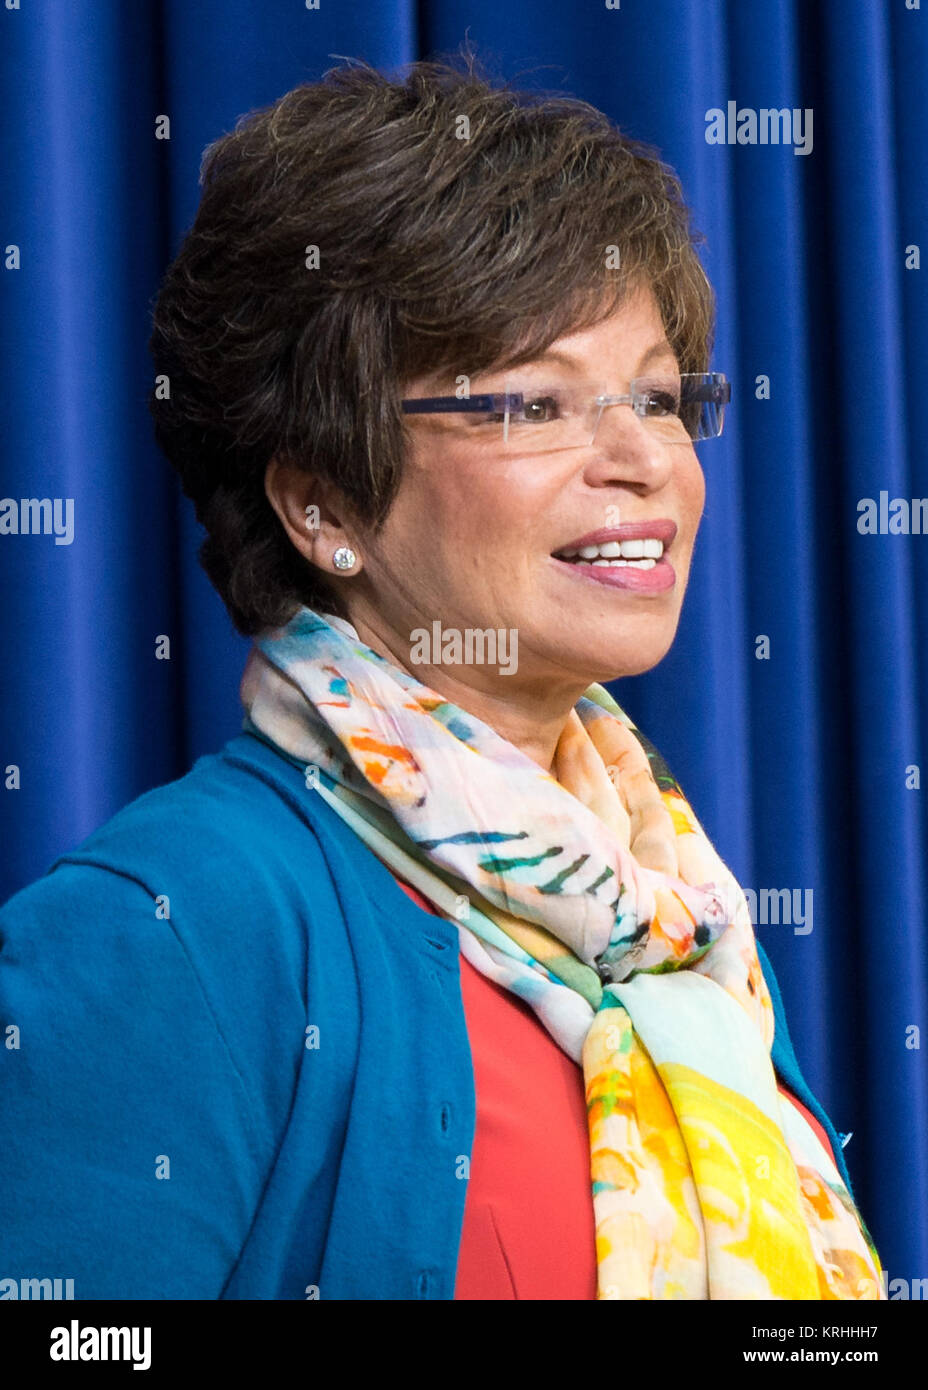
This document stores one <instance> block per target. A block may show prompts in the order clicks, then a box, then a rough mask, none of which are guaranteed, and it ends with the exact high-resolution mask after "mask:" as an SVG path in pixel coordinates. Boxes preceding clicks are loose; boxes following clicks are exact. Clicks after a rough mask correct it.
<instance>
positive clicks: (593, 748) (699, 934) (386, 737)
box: [242, 608, 885, 1299]
mask: <svg viewBox="0 0 928 1390" xmlns="http://www.w3.org/2000/svg"><path fill="white" fill-rule="evenodd" d="M242 701H243V704H244V706H245V710H246V717H245V725H244V727H245V728H246V729H247V730H249V731H251V732H253V733H256V734H257V735H258V736H260V737H262V738H263V739H264V740H265V741H267V742H269V743H270V744H271V745H272V746H274V747H275V748H276V749H277V750H278V751H279V752H280V753H281V754H282V755H284V756H285V757H287V758H289V759H290V760H291V761H293V762H294V763H296V764H297V765H298V766H300V767H301V768H302V769H303V770H304V775H305V778H306V783H307V785H308V786H310V787H312V788H314V790H315V791H316V792H317V793H318V794H319V795H320V796H322V797H324V799H325V800H326V802H327V803H328V804H329V805H330V806H331V807H332V808H333V809H334V810H335V811H336V812H337V813H338V814H339V815H340V816H341V817H342V818H343V819H344V820H345V821H346V822H347V823H348V824H349V825H350V826H351V827H352V829H353V830H354V831H355V832H356V833H357V835H358V836H359V838H360V839H361V840H363V841H364V843H365V844H367V845H368V846H369V848H370V849H371V850H373V852H374V853H375V854H376V855H377V856H378V857H379V858H380V859H381V860H382V861H383V862H384V863H385V864H386V865H388V866H389V867H390V868H391V869H392V870H393V871H394V872H395V873H396V874H397V875H398V876H399V877H401V878H403V879H405V880H406V882H408V883H410V884H412V886H413V887H415V888H417V889H418V890H419V891H420V892H421V893H422V894H423V895H424V896H425V897H426V898H427V899H428V900H429V901H430V902H431V903H433V904H434V906H435V908H436V909H437V910H438V911H439V912H441V913H442V914H443V915H445V916H446V917H448V918H450V919H452V920H454V921H455V922H456V923H457V926H458V931H459V934H460V945H461V950H462V952H463V953H464V955H465V956H466V957H467V959H468V960H469V961H471V963H472V964H473V965H474V966H475V967H476V968H477V969H478V970H479V971H481V972H482V973H483V974H484V975H486V976H488V977H489V978H490V979H492V980H495V981H496V982H497V983H498V984H500V985H502V986H504V987H505V988H506V989H508V990H511V991H512V993H513V994H515V995H517V996H518V997H519V998H520V999H523V1000H524V1001H525V1002H526V1003H527V1004H528V1005H529V1006H530V1007H531V1008H532V1009H533V1010H534V1012H535V1014H536V1015H537V1017H538V1019H539V1020H540V1022H541V1023H542V1024H543V1026H544V1027H545V1028H546V1029H547V1030H548V1032H549V1033H550V1034H551V1036H552V1037H553V1038H554V1039H555V1041H556V1042H557V1043H558V1044H559V1045H560V1047H562V1048H563V1049H564V1051H565V1052H566V1053H567V1054H568V1055H569V1056H570V1057H572V1058H573V1059H574V1060H575V1061H576V1062H577V1063H578V1064H579V1065H580V1066H581V1067H582V1072H583V1082H584V1085H585V1090H586V1101H587V1112H588V1118H589V1135H590V1172H591V1178H592V1201H593V1209H594V1220H595V1228H596V1260H597V1296H598V1297H599V1298H613V1299H664V1298H682V1299H710V1298H711V1299H878V1298H882V1297H885V1293H884V1291H883V1288H882V1284H881V1281H880V1274H879V1271H880V1261H879V1257H878V1255H877V1253H876V1251H875V1249H874V1247H873V1243H872V1241H871V1239H870V1236H869V1233H868V1232H867V1229H866V1227H865V1225H864V1223H863V1221H862V1219H861V1217H860V1214H859V1213H858V1211H857V1209H856V1207H855V1205H854V1202H853V1200H852V1198H851V1196H850V1194H849V1193H848V1191H847V1189H846V1187H845V1185H844V1183H843V1182H842V1180H841V1177H840V1175H839V1173H838V1170H837V1168H836V1167H835V1164H834V1162H833V1160H832V1158H831V1156H830V1155H829V1154H828V1153H827V1152H826V1150H825V1149H824V1148H823V1146H822V1144H821V1142H820V1140H819V1139H818V1137H817V1135H816V1134H815V1133H814V1131H813V1129H812V1127H811V1126H810V1125H809V1124H808V1123H807V1122H806V1121H805V1119H804V1118H803V1117H802V1115H801V1114H800V1113H799V1111H798V1110H797V1109H796V1107H795V1106H793V1105H791V1104H790V1103H789V1101H788V1100H786V1099H785V1098H783V1097H782V1096H781V1094H780V1093H779V1091H778V1089H777V1083H776V1078H775V1074H774V1070H773V1065H772V1063H771V1059H770V1051H771V1047H772V1044H773V1029H774V1018H773V1007H772V1004H771V1000H770V995H769V992H768V990H767V986H766V983H765V981H764V977H763V974H762V971H761V967H760V963H759V960H758V956H757V949H756V944H755V940H754V933H753V928H752V924H751V918H750V913H749V910H748V907H747V903H746V900H745V897H744V894H743V893H742V891H741V889H740V888H739V887H738V884H737V883H736V882H735V880H734V878H733V876H732V874H731V873H730V872H729V870H728V869H727V868H726V866H725V865H724V864H723V863H722V861H721V859H720V858H719V856H718V855H717V853H716V852H715V850H714V849H713V847H712V845H711V844H710V842H709V839H708V837H707V836H706V834H705V832H704V830H703V829H702V827H701V825H700V824H699V822H698V821H697V819H696V817H695V815H694V814H693V811H692V810H691V808H690V806H689V804H688V803H687V801H686V799H685V798H684V796H683V794H682V792H681V790H680V787H679V786H678V784H677V782H676V781H675V780H674V778H673V777H672V775H671V774H670V772H669V770H668V768H667V766H666V764H665V763H664V761H663V759H662V758H661V756H660V754H659V753H658V752H657V750H656V749H655V748H654V747H653V745H651V744H650V742H649V741H648V740H647V739H646V738H645V737H644V736H643V735H642V734H641V733H640V731H639V730H638V729H637V728H636V727H635V725H634V724H633V723H632V721H631V720H630V719H629V717H628V716H627V715H626V714H625V713H624V712H623V711H622V710H621V709H620V708H619V706H618V705H617V704H616V703H615V701H614V700H613V699H612V698H611V696H610V695H609V694H608V692H607V691H606V690H605V689H604V688H603V687H601V686H598V685H593V686H591V687H590V688H589V689H588V690H587V691H586V693H585V694H584V696H583V697H582V698H581V699H580V700H579V701H578V702H577V704H576V706H575V707H574V708H573V709H572V710H571V712H570V714H569V716H568V719H567V722H566V724H565V726H564V729H563V732H562V733H561V735H560V739H559V741H558V744H557V749H556V754H555V759H554V763H553V767H552V770H553V772H554V773H555V774H556V775H555V776H552V775H550V774H549V773H547V772H545V771H544V769H542V768H541V767H540V766H539V765H538V764H537V763H535V762H534V761H532V759H530V758H529V757H528V755H527V754H525V753H523V752H522V751H521V750H520V749H518V748H516V747H515V745H514V744H512V743H510V742H509V741H508V740H507V739H505V738H503V737H501V736H500V735H499V734H498V733H496V732H495V731H494V730H493V729H492V728H490V727H489V726H488V725H487V724H484V723H482V722H481V721H480V720H479V719H476V718H475V717H474V716H473V715H471V714H469V713H467V712H466V711H465V710H463V709H461V708H459V707H458V706H456V705H453V704H451V703H449V702H448V701H447V700H445V699H444V698H443V697H442V696H441V695H439V694H437V693H436V692H435V691H434V690H431V689H429V688H428V687H427V686H425V685H422V684H421V683H420V682H419V681H417V680H416V679H415V678H414V677H413V676H412V675H410V674H409V673H408V672H406V671H404V670H403V669H401V668H400V667H399V666H397V665H395V664H394V663H392V662H389V661H387V660H386V659H385V658H384V657H382V656H380V655H379V654H378V653H376V652H375V651H373V650H372V649H371V648H370V647H368V646H367V645H365V644H364V643H363V642H362V641H361V640H360V639H359V638H358V635H357V633H356V632H355V630H354V628H353V627H351V626H350V624H348V623H346V622H345V621H344V620H342V619H340V618H337V617H334V616H332V615H322V614H319V613H315V612H313V611H311V610H310V609H308V608H302V609H300V610H299V611H298V613H297V614H296V615H295V616H294V618H293V619H292V620H291V621H290V622H289V623H287V624H286V626H284V627H281V628H279V629H276V630H274V631H267V632H265V633H263V634H262V635H261V636H260V637H259V638H258V639H257V641H256V644H255V646H254V648H253V649H252V652H251V655H250V657H249V660H248V663H247V666H246V669H245V674H244V677H243V680H242Z"/></svg>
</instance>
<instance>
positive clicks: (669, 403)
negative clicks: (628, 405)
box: [644, 391, 680, 416]
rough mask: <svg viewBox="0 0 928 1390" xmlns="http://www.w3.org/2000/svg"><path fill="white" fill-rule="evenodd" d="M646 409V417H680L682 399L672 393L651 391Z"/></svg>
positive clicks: (646, 401)
mask: <svg viewBox="0 0 928 1390" xmlns="http://www.w3.org/2000/svg"><path fill="white" fill-rule="evenodd" d="M644 408H645V414H646V415H657V416H661V415H679V413H680V397H679V396H677V395H675V394H674V393H673V392H672V391H649V392H648V394H647V396H646V397H645V401H644Z"/></svg>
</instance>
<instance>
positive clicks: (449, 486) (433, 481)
mask: <svg viewBox="0 0 928 1390" xmlns="http://www.w3.org/2000/svg"><path fill="white" fill-rule="evenodd" d="M548 351H549V352H553V351H557V352H560V353H563V354H569V355H570V357H571V359H572V360H573V361H574V362H575V363H576V364H577V375H578V376H582V377H587V378H592V379H593V380H594V381H595V380H600V381H604V383H605V386H606V389H607V391H609V392H613V393H616V394H619V393H624V392H627V391H628V388H629V382H630V380H631V379H632V378H633V377H635V376H636V375H643V374H651V373H652V372H653V373H659V372H660V371H661V370H662V369H664V370H669V371H671V372H673V371H676V370H678V366H677V363H676V360H675V358H674V355H673V353H672V351H671V349H670V347H669V345H668V344H667V342H666V339H665V334H664V329H663V325H662V323H661V318H660V314H659V311H658V308H657V304H656V302H655V300H654V297H653V294H652V292H651V291H650V289H641V290H639V291H638V292H637V293H636V295H635V297H634V298H630V299H629V300H628V301H627V302H626V303H625V305H624V306H623V307H622V308H621V310H620V311H619V312H618V313H616V314H615V315H614V316H613V317H612V318H610V319H608V320H606V321H604V322H602V323H600V324H599V325H597V326H596V327H594V328H591V329H587V330H584V331H583V332H580V333H574V334H569V335H567V336H565V337H563V338H561V339H560V340H559V341H558V342H557V343H556V344H553V345H552V347H551V348H549V349H548ZM552 366H554V371H555V372H556V374H557V375H558V376H559V377H562V376H563V374H564V368H563V366H562V365H561V364H557V365H554V364H551V365H549V366H548V367H547V370H548V372H549V373H550V372H551V370H552ZM517 373H520V374H521V375H523V376H525V375H526V373H525V371H524V369H523V368H519V369H514V370H513V371H512V372H511V373H510V374H511V375H513V376H515V375H516V374H517ZM506 376H507V373H506V372H505V371H504V372H503V373H497V374H493V375H487V376H485V377H475V378H473V379H472V380H471V382H470V392H471V394H472V395H473V394H476V393H477V392H479V391H483V390H488V389H490V388H493V389H502V387H503V384H504V382H505V379H506ZM528 379H529V380H531V381H532V382H533V383H534V384H541V385H543V384H545V383H544V370H542V369H541V368H540V367H534V366H532V365H531V364H530V371H529V374H528ZM436 388H438V389H436ZM447 393H448V384H447V382H436V381H434V380H433V379H430V378H427V377H422V378H419V379H418V380H416V381H414V382H411V383H409V384H408V385H407V387H406V388H405V391H404V395H405V396H407V397H415V396H429V395H437V394H447ZM407 419H408V422H409V435H410V438H411V441H412V442H411V446H410V455H409V460H408V464H407V467H406V470H405V473H404V476H403V480H402V483H401V485H400V488H399V490H398V492H397V495H396V498H395V501H394V503H393V506H392V508H391V511H390V513H389V515H388V517H387V520H386V522H385V524H384V526H383V528H382V529H381V530H380V531H379V532H378V533H376V534H373V533H370V534H366V535H365V534H359V535H358V537H357V544H358V547H359V548H360V555H361V558H362V560H363V570H362V572H361V573H359V574H358V576H357V578H355V579H348V580H346V581H345V582H344V584H343V585H342V586H341V590H340V591H341V592H342V593H343V594H344V597H345V602H346V605H347V607H348V612H349V617H352V618H353V616H354V614H355V613H357V614H358V615H359V616H363V618H364V621H365V623H366V624H367V625H368V626H371V627H373V628H374V629H375V630H376V632H377V633H378V635H379V636H380V638H381V641H382V642H383V643H384V644H385V645H386V646H388V647H389V648H390V650H391V651H392V652H393V653H394V654H395V655H397V656H399V657H400V658H401V659H402V657H403V649H404V645H405V649H406V653H407V659H406V660H404V661H403V664H404V665H406V666H407V668H408V666H409V661H408V652H409V647H410V645H411V643H412V640H413V639H412V637H411V634H412V632H413V630H414V629H416V628H419V629H421V628H426V629H429V630H430V631H431V630H432V624H433V623H434V622H435V621H436V620H437V621H439V622H440V624H441V627H442V629H443V630H444V631H447V630H448V629H458V630H459V631H461V632H462V633H463V632H464V631H465V630H466V629H467V628H493V629H496V630H499V629H506V630H507V631H510V630H512V629H514V630H515V631H516V632H517V634H518V682H517V683H518V684H519V685H522V684H523V683H524V682H528V683H532V682H545V681H546V682H553V684H554V685H555V686H557V685H561V684H564V685H565V687H568V686H572V685H575V684H577V683H580V684H581V685H582V686H585V685H587V684H589V683H591V682H592V681H604V680H610V679H614V678H615V677H618V676H622V675H632V674H635V673H638V672H641V671H645V670H647V669H649V668H650V667H652V666H654V665H655V664H656V663H657V662H659V661H660V660H661V659H662V657H663V656H664V655H665V654H666V652H667V650H668V648H669V647H670V645H671V642H672V641H673V637H674V634H675V632H676V628H677V623H678V620H679V617H680V607H681V604H682V601H683V594H684V591H685V589H686V584H687V579H688V576H689V569H690V560H691V557H692V553H693V543H694V540H695V537H696V530H697V527H698V525H699V520H700V517H701V515H702V509H703V502H704V498H705V486H704V479H703V474H702V470H701V468H700V465H699V462H698V460H697V457H696V452H695V450H694V449H693V447H692V445H691V444H689V443H668V442H666V440H663V439H661V438H660V437H658V436H656V435H655V434H654V433H653V432H651V431H650V430H649V427H648V426H647V425H646V424H645V423H644V422H643V421H642V420H641V419H639V418H638V417H637V416H636V415H635V414H634V412H633V411H632V410H631V409H630V408H629V407H628V406H624V405H621V406H612V407H608V408H606V409H605V410H604V411H603V414H602V418H601V420H600V423H599V427H598V429H597V431H596V437H595V440H594V442H593V443H592V444H591V445H588V446H584V447H579V448H571V449H562V450H560V451H557V452H552V453H542V454H536V455H531V454H527V453H523V452H520V453H519V454H510V453H508V452H507V451H506V450H505V449H504V448H503V445H502V440H500V441H499V443H498V445H496V444H488V443H487V441H486V439H485V438H483V439H480V440H479V441H477V440H475V437H474V432H473V430H472V431H471V435H470V437H468V430H467V417H465V416H460V415H458V416H456V415H442V416H433V417H429V416H409V417H407ZM639 525H640V526H642V527H643V529H642V530H639V531H638V533H637V534H638V536H639V538H640V537H641V536H643V535H646V534H652V532H653V535H654V537H655V538H656V539H660V540H664V541H665V544H664V549H663V558H662V561H661V562H660V563H659V564H658V565H656V566H655V567H654V568H653V569H650V568H647V567H643V568H639V567H637V566H627V567H625V566H623V567H606V566H603V565H597V566H593V565H590V564H582V565H577V564H570V563H568V562H567V561H564V560H561V559H558V558H556V556H557V554H558V552H559V551H562V550H564V549H565V548H570V547H572V546H576V545H577V542H578V541H584V538H586V537H590V536H591V535H593V536H594V538H595V540H596V541H600V542H601V541H607V540H608V539H609V538H610V537H609V536H608V535H603V536H599V535H596V534H595V533H600V532H607V533H608V532H616V531H617V532H618V538H619V539H621V538H622V536H623V529H622V528H629V527H631V526H639ZM604 576H605V577H606V578H605V579H604ZM454 674H455V677H456V678H457V679H459V680H464V681H465V682H468V683H470V684H473V685H475V686H480V687H483V688H487V686H486V683H487V680H488V678H490V676H491V673H490V672H489V671H486V672H485V671H481V670H478V669H473V670H470V671H463V670H459V671H455V673H454ZM492 675H496V676H498V673H497V672H493V673H492ZM515 683H516V682H512V684H515ZM506 684H507V685H508V684H510V681H509V680H508V679H507V681H506ZM510 688H511V687H510Z"/></svg>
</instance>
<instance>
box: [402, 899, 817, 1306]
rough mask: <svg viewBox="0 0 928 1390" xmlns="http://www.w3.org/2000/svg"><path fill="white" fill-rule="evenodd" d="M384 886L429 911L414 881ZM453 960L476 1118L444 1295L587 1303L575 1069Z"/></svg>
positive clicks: (583, 1152)
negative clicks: (451, 1286)
mask: <svg viewBox="0 0 928 1390" xmlns="http://www.w3.org/2000/svg"><path fill="white" fill-rule="evenodd" d="M396 881H397V883H399V885H400V887H401V888H403V889H405V891H406V892H407V893H408V894H409V896H410V897H411V898H412V900H413V901H414V902H416V903H418V905H419V906H420V907H422V908H424V909H425V911H426V912H434V908H433V907H432V905H431V904H430V903H429V902H428V901H427V900H426V899H425V898H423V897H422V895H421V894H420V893H418V892H417V891H416V889H415V888H412V887H410V885H409V884H408V883H404V882H403V881H402V879H399V878H397V880H396ZM460 965H461V995H462V998H463V1002H464V1015H465V1019H466V1023H467V1034H468V1038H469V1040H470V1046H471V1053H472V1057H473V1066H474V1089H475V1092H476V1101H477V1123H476V1129H475V1133H474V1143H473V1151H472V1153H471V1163H470V1178H469V1180H468V1185H467V1197H466V1199H465V1206H464V1224H463V1229H462V1232H461V1245H460V1251H459V1254H458V1267H457V1279H456V1284H455V1291H454V1296H455V1299H493V1300H497V1299H534V1300H538V1299H551V1300H562V1299H566V1300H574V1299H594V1298H595V1297H596V1255H595V1239H594V1224H593V1201H592V1197H591V1195H590V1140H589V1130H588V1128H587V1114H586V1097H585V1095H584V1090H583V1085H582V1073H581V1071H580V1068H579V1066H578V1064H577V1063H576V1062H574V1061H573V1060H572V1059H571V1058H570V1057H568V1056H567V1054H566V1053H565V1052H564V1051H563V1050H562V1049H561V1048H560V1047H559V1046H558V1045H557V1043H556V1042H555V1041H554V1039H553V1038H552V1037H551V1036H550V1034H549V1033H548V1032H546V1030H545V1029H544V1028H543V1027H542V1026H541V1024H540V1023H539V1021H538V1019H537V1018H536V1016H535V1014H534V1013H533V1012H532V1010H531V1009H530V1008H529V1007H528V1005H527V1004H525V1003H523V1001H522V1000H521V999H519V998H517V997H516V995H514V994H511V993H510V992H509V990H506V989H504V988H503V987H502V986H501V985H498V984H496V982H495V981H493V980H489V979H487V977H486V976H485V975H481V973H480V971H479V970H477V969H475V967H474V966H473V965H471V963H470V961H469V960H468V959H467V958H466V957H465V956H463V955H462V956H461V957H460ZM578 1083H579V1084H578ZM779 1090H780V1092H781V1093H782V1094H783V1095H785V1096H786V1097H787V1098H788V1099H789V1100H791V1101H792V1103H793V1104H794V1105H795V1106H796V1108H797V1109H798V1110H799V1111H800V1113H801V1114H802V1115H803V1117H804V1118H805V1119H806V1120H807V1121H808V1122H809V1124H810V1125H811V1126H812V1128H813V1129H814V1130H815V1133H816V1134H817V1135H818V1137H819V1139H820V1140H821V1141H822V1144H823V1145H824V1147H825V1150H826V1152H827V1153H829V1154H830V1153H831V1152H832V1151H831V1146H830V1144H829V1142H828V1137H827V1135H826V1134H825V1131H824V1130H823V1128H822V1126H821V1125H820V1124H819V1122H818V1120H816V1118H815V1117H814V1115H811V1114H810V1113H809V1111H808V1110H807V1109H806V1107H805V1106H804V1105H802V1104H801V1103H800V1101H798V1100H797V1099H796V1097H795V1096H794V1095H792V1093H791V1092H789V1091H788V1090H787V1089H786V1088H785V1087H784V1086H782V1085H781V1086H779Z"/></svg>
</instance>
